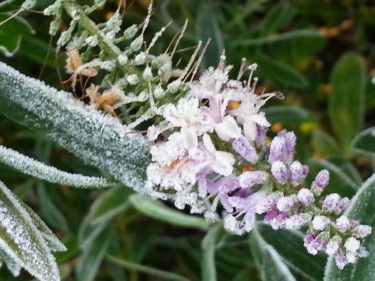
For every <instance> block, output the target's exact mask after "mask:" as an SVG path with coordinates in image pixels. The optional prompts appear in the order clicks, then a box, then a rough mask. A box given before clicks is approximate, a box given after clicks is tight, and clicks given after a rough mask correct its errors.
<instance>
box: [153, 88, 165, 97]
mask: <svg viewBox="0 0 375 281" xmlns="http://www.w3.org/2000/svg"><path fill="white" fill-rule="evenodd" d="M164 96H165V91H164V90H163V88H162V87H161V86H160V85H158V86H156V87H155V89H154V97H155V98H157V99H161V98H162V97H164Z"/></svg>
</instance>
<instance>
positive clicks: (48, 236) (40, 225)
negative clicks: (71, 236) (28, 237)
mask: <svg viewBox="0 0 375 281" xmlns="http://www.w3.org/2000/svg"><path fill="white" fill-rule="evenodd" d="M20 204H21V205H22V206H23V207H24V208H25V210H26V211H27V213H28V214H29V216H30V218H31V219H32V221H33V224H34V225H35V227H36V228H37V229H38V230H39V231H40V233H41V234H42V236H43V238H44V241H45V242H46V243H47V246H48V248H49V249H50V250H51V251H53V252H64V251H66V250H67V249H66V247H65V245H64V244H63V243H62V242H61V241H60V240H59V239H58V238H57V237H56V236H55V234H53V232H52V231H51V230H50V229H49V228H48V226H47V225H46V224H45V223H44V221H42V219H41V218H40V217H39V216H38V215H37V214H36V213H35V212H34V211H33V210H32V209H31V208H30V207H29V206H27V205H26V204H25V203H23V202H22V201H20Z"/></svg>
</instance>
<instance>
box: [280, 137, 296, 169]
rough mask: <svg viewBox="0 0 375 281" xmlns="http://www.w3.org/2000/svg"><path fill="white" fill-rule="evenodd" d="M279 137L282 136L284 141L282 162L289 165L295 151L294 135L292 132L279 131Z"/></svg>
mask: <svg viewBox="0 0 375 281" xmlns="http://www.w3.org/2000/svg"><path fill="white" fill-rule="evenodd" d="M279 135H282V136H283V138H284V139H285V155H284V162H286V163H291V162H292V161H293V158H294V154H295V149H296V141H297V138H296V135H295V134H294V133H293V132H286V131H281V132H280V133H279Z"/></svg>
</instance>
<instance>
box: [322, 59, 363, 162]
mask: <svg viewBox="0 0 375 281" xmlns="http://www.w3.org/2000/svg"><path fill="white" fill-rule="evenodd" d="M331 85H332V92H331V95H330V97H329V107H328V113H329V116H330V118H331V122H332V127H333V129H334V131H335V134H336V136H337V138H338V139H339V141H340V143H341V147H342V149H343V150H344V156H345V157H350V154H351V148H350V143H351V141H352V139H353V138H354V137H355V135H356V134H357V133H358V132H359V130H360V129H361V126H362V121H363V120H362V118H363V110H364V104H363V103H364V95H365V85H366V79H365V65H364V61H363V59H362V57H360V56H359V55H357V54H353V53H350V54H346V55H344V56H343V57H342V58H341V59H340V60H339V61H338V62H337V63H336V65H335V67H334V69H333V72H332V76H331Z"/></svg>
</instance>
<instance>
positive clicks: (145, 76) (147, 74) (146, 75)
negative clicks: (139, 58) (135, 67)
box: [143, 67, 153, 82]
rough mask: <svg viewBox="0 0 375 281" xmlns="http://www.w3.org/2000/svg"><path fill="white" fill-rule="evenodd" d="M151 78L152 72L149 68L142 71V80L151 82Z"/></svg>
mask: <svg viewBox="0 0 375 281" xmlns="http://www.w3.org/2000/svg"><path fill="white" fill-rule="evenodd" d="M152 78H153V76H152V71H151V67H146V68H145V70H144V71H143V79H145V81H148V82H149V81H151V80H152Z"/></svg>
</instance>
